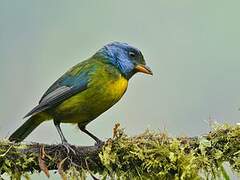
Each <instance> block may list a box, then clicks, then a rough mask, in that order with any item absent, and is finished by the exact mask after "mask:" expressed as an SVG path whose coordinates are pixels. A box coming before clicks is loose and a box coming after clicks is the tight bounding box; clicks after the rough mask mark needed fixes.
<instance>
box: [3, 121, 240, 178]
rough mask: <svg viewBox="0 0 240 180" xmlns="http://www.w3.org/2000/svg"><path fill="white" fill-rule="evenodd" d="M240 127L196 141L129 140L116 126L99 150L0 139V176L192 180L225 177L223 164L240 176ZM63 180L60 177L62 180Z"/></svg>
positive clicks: (153, 136) (222, 128) (147, 136)
mask: <svg viewBox="0 0 240 180" xmlns="http://www.w3.org/2000/svg"><path fill="white" fill-rule="evenodd" d="M239 142H240V126H238V125H236V126H230V125H218V126H216V127H214V128H213V130H212V131H211V132H209V133H208V134H207V135H204V136H200V137H192V138H191V137H178V138H172V137H169V136H168V135H167V134H166V133H156V132H150V131H146V132H145V133H143V134H140V135H138V136H134V137H128V136H127V135H126V134H125V133H124V131H123V130H122V129H119V128H118V126H116V127H115V128H114V136H113V138H112V139H109V140H108V141H107V142H105V145H103V146H100V147H98V146H71V148H72V149H73V150H74V151H75V152H73V151H70V152H69V153H68V151H67V149H66V148H65V147H64V146H63V145H61V144H60V145H56V144H51V145H48V144H39V143H32V144H13V143H10V142H8V141H0V174H3V173H6V174H8V175H9V176H11V177H19V176H21V175H24V174H26V173H29V172H31V173H33V172H35V171H44V172H45V174H46V175H47V176H48V175H49V174H48V170H57V171H58V173H59V174H60V175H61V177H62V178H63V177H64V176H71V177H73V176H77V177H79V176H81V177H82V178H84V177H86V173H90V175H92V177H94V178H95V176H94V175H96V174H98V175H101V177H102V178H103V177H112V178H116V177H119V178H130V179H131V178H133V177H134V178H136V177H138V178H143V179H144V178H146V179H149V178H158V179H159V178H160V179H177V178H182V179H188V178H189V179H194V178H199V177H208V178H209V177H212V178H217V177H220V176H222V177H227V176H228V175H227V173H226V171H225V170H224V168H223V167H224V166H223V163H225V162H227V163H229V164H230V167H231V169H232V170H233V171H235V172H236V173H240V143H239ZM0 177H1V176H0ZM63 179H64V178H63Z"/></svg>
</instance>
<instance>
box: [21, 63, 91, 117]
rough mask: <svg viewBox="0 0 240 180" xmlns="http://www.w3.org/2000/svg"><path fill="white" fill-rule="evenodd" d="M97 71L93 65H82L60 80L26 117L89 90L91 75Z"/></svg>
mask: <svg viewBox="0 0 240 180" xmlns="http://www.w3.org/2000/svg"><path fill="white" fill-rule="evenodd" d="M94 69H95V67H94V66H91V64H86V63H80V64H78V65H77V66H75V67H73V68H72V69H70V70H69V71H68V72H67V73H66V74H64V75H63V76H62V77H61V78H59V79H58V80H57V81H56V82H55V83H54V84H53V85H52V86H51V87H50V88H49V89H48V90H47V91H46V93H45V94H44V95H43V96H42V98H41V100H40V101H39V105H37V106H36V107H35V108H33V109H32V110H31V111H30V112H29V113H28V114H27V115H26V116H25V117H28V116H31V115H35V114H37V113H39V112H42V111H45V110H47V109H50V108H52V107H55V106H56V105H58V104H60V103H62V102H63V101H65V100H66V99H68V98H69V97H71V96H73V95H75V94H77V93H79V92H82V91H84V90H86V89H87V88H88V82H89V74H90V73H91V72H93V71H94Z"/></svg>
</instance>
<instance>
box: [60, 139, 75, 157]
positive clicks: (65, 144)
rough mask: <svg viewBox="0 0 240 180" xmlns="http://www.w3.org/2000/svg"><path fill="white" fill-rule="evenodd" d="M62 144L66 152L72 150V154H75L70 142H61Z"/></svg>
mask: <svg viewBox="0 0 240 180" xmlns="http://www.w3.org/2000/svg"><path fill="white" fill-rule="evenodd" d="M62 145H63V146H64V147H65V148H66V150H67V154H69V153H70V151H72V153H73V154H74V155H76V151H75V150H74V149H73V148H72V147H71V144H69V143H67V142H63V143H62Z"/></svg>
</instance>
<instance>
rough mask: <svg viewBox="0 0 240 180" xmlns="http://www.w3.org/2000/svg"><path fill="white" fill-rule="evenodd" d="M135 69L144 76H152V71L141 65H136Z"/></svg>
mask: <svg viewBox="0 0 240 180" xmlns="http://www.w3.org/2000/svg"><path fill="white" fill-rule="evenodd" d="M135 69H136V71H137V72H142V73H145V74H150V75H153V72H152V70H151V69H150V68H149V67H148V66H145V65H143V64H139V65H137V66H136V67H135Z"/></svg>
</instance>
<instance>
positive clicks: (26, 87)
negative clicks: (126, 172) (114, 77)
mask: <svg viewBox="0 0 240 180" xmlns="http://www.w3.org/2000/svg"><path fill="white" fill-rule="evenodd" d="M239 8H240V1H238V0H236V1H234V0H232V1H220V0H218V1H217V0H216V1H207V0H205V1H193V0H189V1H186V0H181V1H177V0H176V1H170V0H166V1H160V0H158V1H157V0H155V1H143V0H142V1H139V0H135V1H133V0H132V1H127V0H121V1H110V0H105V1H99V0H98V1H97V0H95V1H89V0H86V1H79V0H75V1H50V0H45V1H43V0H41V1H40V0H39V1H31V0H28V1H27V0H25V1H23V0H22V1H17V0H16V1H13V0H12V1H8V0H5V1H4V0H1V1H0V121H1V125H0V136H1V137H8V136H9V135H10V134H11V133H12V132H13V131H14V130H15V129H16V128H17V127H18V126H20V125H21V124H22V123H23V122H24V120H23V119H22V117H23V116H24V115H25V114H26V113H27V112H28V111H29V110H31V108H33V107H34V106H35V105H36V104H37V102H38V100H39V99H40V97H41V95H42V94H43V93H44V91H45V90H46V89H47V88H48V87H49V86H50V85H51V84H52V83H53V82H54V81H55V80H56V79H57V78H58V77H59V76H60V75H62V74H63V73H64V72H65V71H66V70H67V69H68V68H70V67H71V66H73V65H74V64H76V63H78V62H79V61H81V60H84V59H85V58H87V57H89V56H91V55H92V54H93V53H94V52H95V51H96V50H98V49H99V48H100V47H102V46H103V45H104V44H106V43H108V42H112V41H122V42H128V43H130V44H132V45H134V46H136V47H138V48H139V49H141V50H142V52H143V54H144V55H145V59H146V61H147V64H148V65H149V66H150V67H151V68H152V70H153V72H154V76H153V77H151V76H145V75H143V74H138V75H136V76H135V77H133V78H132V79H131V81H130V84H129V88H128V91H127V93H126V94H125V96H124V97H123V99H122V100H121V101H120V102H119V103H118V104H117V105H115V106H114V107H113V108H111V109H110V110H109V111H107V112H106V113H104V114H103V115H102V116H100V117H99V118H98V119H97V120H96V121H94V122H92V123H91V124H89V126H88V128H89V130H91V131H92V132H94V134H96V135H98V136H99V137H100V138H102V139H103V140H106V139H107V138H109V137H111V134H112V127H113V126H114V124H115V123H116V122H120V123H121V125H122V127H124V128H126V131H127V133H128V134H129V135H134V134H138V133H141V132H143V131H144V130H145V129H146V128H150V129H155V130H158V129H160V130H163V129H166V130H167V131H168V132H169V133H170V134H172V135H191V136H195V135H199V134H203V133H206V132H208V131H209V125H208V123H207V121H208V119H209V118H210V119H216V120H217V121H218V122H227V123H237V122H239V117H240V112H239V111H238V108H239V107H240V82H239V75H240V20H239V19H240V11H239ZM62 127H63V131H64V134H65V135H66V138H67V139H68V140H69V141H70V142H71V143H74V144H93V141H92V140H91V139H89V137H87V136H86V135H83V134H82V133H80V132H79V131H78V130H77V128H75V127H74V126H72V125H63V126H62ZM30 141H38V142H45V143H57V142H60V139H59V136H58V134H57V132H56V130H55V128H54V126H53V123H52V122H48V123H44V124H42V125H41V126H40V127H39V128H37V130H36V131H34V132H33V133H32V134H31V135H30V136H29V137H28V138H27V139H26V142H30ZM56 177H58V176H56Z"/></svg>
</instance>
